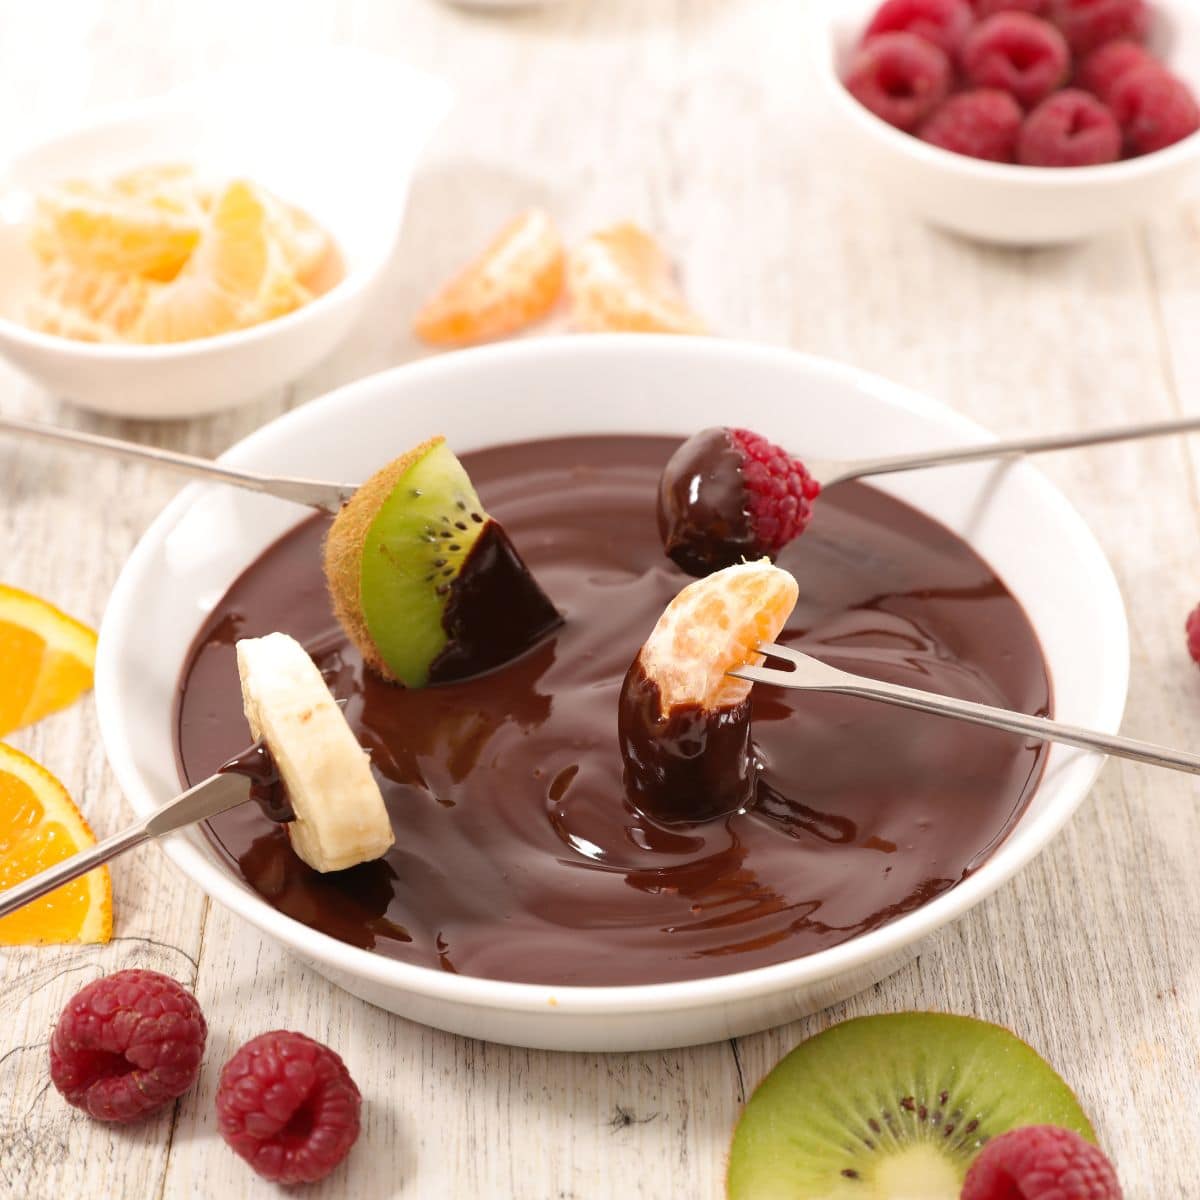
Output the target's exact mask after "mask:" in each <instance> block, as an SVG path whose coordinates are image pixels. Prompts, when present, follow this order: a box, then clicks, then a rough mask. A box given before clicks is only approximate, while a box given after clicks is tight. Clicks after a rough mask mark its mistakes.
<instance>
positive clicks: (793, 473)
mask: <svg viewBox="0 0 1200 1200" xmlns="http://www.w3.org/2000/svg"><path fill="white" fill-rule="evenodd" d="M729 434H730V437H731V438H732V439H733V444H734V446H735V447H736V448H737V449H738V450H739V451H741V455H742V479H743V481H744V483H745V486H746V497H747V501H748V504H749V509H750V521H751V527H752V528H753V530H754V536H755V537H756V538H757V540H758V544H759V546H760V547H761V549H762V552H763V553H764V554H768V555H770V556H771V557H772V558H774V557H775V555H777V554H778V553H779V552H780V550H782V549H783V548H784V546H786V545H787V544H788V543H789V542H790V541H793V540H794V539H795V538H798V537H799V536H800V535H801V534H802V533H803V532H804V531H805V529H807V528H808V523H809V521H811V520H812V502H813V501H814V500H815V499H816V498H817V496H818V495H820V492H821V485H820V484H819V483H817V481H816V480H815V479H814V478H813V477H812V476H811V475H810V474H809V473H808V470H807V468H806V467H805V466H804V464H803V463H802V462H801V461H800V460H799V459H798V458H793V457H792V456H791V455H790V454H788V452H787V451H786V450H784V449H782V448H781V447H780V446H776V445H775V444H774V442H769V441H767V439H766V438H765V437H762V436H761V435H760V434H757V433H751V432H750V430H749V429H731V430H730V431H729Z"/></svg>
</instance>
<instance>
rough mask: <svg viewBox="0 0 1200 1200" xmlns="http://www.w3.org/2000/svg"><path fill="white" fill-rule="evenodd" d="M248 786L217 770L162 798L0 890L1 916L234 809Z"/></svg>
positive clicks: (244, 780)
mask: <svg viewBox="0 0 1200 1200" xmlns="http://www.w3.org/2000/svg"><path fill="white" fill-rule="evenodd" d="M250 787H251V781H250V780H249V779H247V778H246V776H244V775H237V774H234V773H232V772H224V773H222V772H220V771H218V772H217V773H216V774H215V775H210V776H209V777H208V778H207V779H204V780H201V781H200V782H199V783H198V784H196V786H195V787H191V788H188V790H187V791H186V792H183V793H182V794H181V795H179V796H176V797H175V799H174V800H168V801H167V803H166V804H163V805H161V806H160V807H159V808H156V809H155V810H154V811H153V812H150V813H147V814H146V815H145V816H144V817H141V818H139V819H138V820H137V821H134V823H133V824H132V825H130V826H128V827H127V828H125V829H123V830H121V832H120V833H114V834H113V835H112V837H109V838H105V839H104V841H102V842H97V843H96V844H95V845H94V846H89V847H88V848H87V849H86V850H80V851H79V852H78V853H77V854H72V855H71V856H70V858H64V859H63V860H62V862H58V863H55V864H54V866H52V867H47V868H46V870H44V871H39V872H38V873H37V874H36V875H34V876H31V877H30V878H29V879H26V880H23V881H22V882H21V883H18V884H16V885H15V886H14V887H11V888H8V889H6V890H5V891H0V917H7V916H8V914H9V913H13V912H16V911H17V909H18V908H23V907H24V906H25V905H26V904H32V903H33V901H34V900H40V899H41V898H42V897H43V896H45V895H47V894H48V893H50V892H52V891H54V889H55V888H58V887H62V885H63V884H64V883H70V882H71V880H72V879H78V878H79V876H80V875H86V874H87V873H88V872H89V871H93V870H95V869H96V868H97V867H101V866H103V865H104V864H105V863H106V862H110V861H111V860H112V859H114V858H116V857H117V855H119V854H124V853H125V851H126V850H132V849H133V848H134V847H135V846H140V845H141V844H142V843H143V842H148V841H151V840H153V839H154V838H160V837H163V836H164V835H166V834H168V833H174V832H175V831H176V830H177V829H183V828H185V827H186V826H188V825H194V824H195V823H196V822H197V821H206V820H208V818H209V817H215V816H217V815H218V814H220V813H223V812H226V811H228V810H229V809H231V808H235V807H236V806H237V805H239V804H242V803H244V802H245V801H246V800H248V799H249V798H250Z"/></svg>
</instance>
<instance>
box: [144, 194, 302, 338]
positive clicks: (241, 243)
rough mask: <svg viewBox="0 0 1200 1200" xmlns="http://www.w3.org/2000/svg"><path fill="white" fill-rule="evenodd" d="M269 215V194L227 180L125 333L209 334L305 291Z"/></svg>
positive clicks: (264, 317)
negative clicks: (187, 248) (168, 275)
mask: <svg viewBox="0 0 1200 1200" xmlns="http://www.w3.org/2000/svg"><path fill="white" fill-rule="evenodd" d="M274 218H275V206H274V203H273V201H272V200H271V199H270V198H269V197H268V196H267V195H265V194H264V193H263V192H262V191H260V189H258V188H257V187H255V186H254V184H252V183H249V182H247V181H245V180H235V181H234V182H233V183H231V184H229V185H228V186H227V187H226V188H225V189H224V190H223V191H222V192H221V193H220V194H219V195H218V196H217V198H216V199H215V201H214V203H213V211H212V214H211V217H210V218H209V224H208V227H207V228H206V229H205V231H204V234H203V236H202V237H201V240H200V243H199V245H198V246H197V247H196V251H195V253H194V254H193V255H192V257H191V258H190V259H189V260H188V263H187V265H186V266H185V267H184V269H183V270H182V271H180V273H179V275H178V276H177V277H176V279H175V280H174V281H173V282H172V283H170V284H167V285H166V286H164V287H163V288H161V289H160V290H158V291H156V292H154V293H152V294H151V295H150V297H149V298H148V300H147V303H146V306H145V308H144V310H143V312H142V316H141V319H140V320H139V321H138V322H137V324H136V325H135V326H134V328H133V330H132V331H131V337H132V339H133V340H135V341H139V342H179V341H187V340H190V339H192V338H202V337H212V336H214V335H215V334H220V333H228V332H230V331H231V330H234V329H244V328H246V327H247V326H250V325H257V324H259V323H260V322H262V321H269V320H271V319H272V318H274V317H281V316H283V315H285V314H286V313H289V312H292V311H293V310H294V309H296V308H299V307H300V306H301V305H302V304H305V303H307V301H309V300H310V299H312V296H311V294H310V293H309V292H308V290H307V289H306V288H305V287H304V286H303V285H302V284H301V283H300V282H299V281H298V280H297V278H296V275H295V272H294V271H293V269H292V266H291V264H290V263H289V262H288V260H287V256H286V254H285V253H284V251H283V249H282V247H281V246H280V244H279V242H278V240H277V238H275V237H274V236H272V232H271V221H272V219H274Z"/></svg>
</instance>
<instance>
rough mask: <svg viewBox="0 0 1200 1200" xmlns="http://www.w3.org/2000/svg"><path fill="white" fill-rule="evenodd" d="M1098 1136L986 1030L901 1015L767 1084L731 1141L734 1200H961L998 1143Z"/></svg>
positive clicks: (1017, 1053)
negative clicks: (980, 1161)
mask: <svg viewBox="0 0 1200 1200" xmlns="http://www.w3.org/2000/svg"><path fill="white" fill-rule="evenodd" d="M1023 1125H1058V1126H1062V1127H1064V1128H1066V1129H1072V1130H1074V1131H1075V1132H1076V1133H1078V1134H1080V1135H1081V1136H1082V1137H1085V1138H1087V1140H1088V1141H1091V1142H1094V1141H1095V1133H1094V1131H1093V1129H1092V1126H1091V1124H1090V1122H1089V1121H1088V1119H1087V1116H1086V1115H1085V1114H1084V1112H1083V1110H1082V1109H1081V1108H1080V1107H1079V1102H1078V1101H1077V1100H1076V1099H1075V1096H1074V1094H1073V1093H1072V1092H1071V1089H1070V1088H1069V1087H1067V1085H1066V1084H1065V1083H1064V1082H1063V1081H1062V1079H1060V1078H1059V1076H1058V1075H1057V1074H1056V1073H1055V1071H1054V1069H1053V1068H1052V1067H1051V1066H1050V1065H1049V1064H1048V1063H1046V1062H1045V1061H1044V1060H1043V1059H1042V1058H1041V1057H1039V1055H1038V1054H1037V1053H1036V1052H1035V1051H1034V1050H1032V1049H1031V1048H1030V1047H1029V1046H1027V1045H1026V1044H1025V1043H1024V1042H1022V1041H1021V1040H1020V1038H1018V1037H1016V1036H1015V1035H1014V1034H1012V1033H1009V1031H1008V1030H1007V1029H1002V1028H1001V1027H1000V1026H999V1025H990V1024H988V1023H987V1022H985V1021H976V1020H974V1019H973V1018H971V1017H954V1016H947V1015H944V1014H941V1013H898V1014H895V1015H890V1016H879V1017H861V1018H858V1019H855V1020H851V1021H844V1022H843V1023H842V1024H840V1025H835V1026H834V1027H833V1028H832V1029H827V1030H826V1031H825V1032H824V1033H819V1034H817V1035H816V1036H815V1037H811V1038H809V1039H808V1041H806V1042H802V1043H801V1044H800V1045H799V1046H797V1047H796V1049H795V1050H793V1051H792V1052H791V1054H789V1055H788V1056H787V1057H786V1058H785V1059H784V1060H783V1061H782V1062H781V1063H779V1065H778V1066H777V1067H776V1068H775V1069H774V1070H773V1071H772V1072H771V1073H770V1074H769V1075H768V1076H767V1077H766V1079H764V1080H763V1082H762V1083H761V1084H760V1085H759V1087H758V1090H757V1091H756V1092H755V1093H754V1095H753V1096H751V1098H750V1102H749V1103H748V1104H747V1105H746V1109H745V1111H744V1112H743V1113H742V1117H741V1120H740V1121H739V1122H738V1127H737V1129H736V1131H735V1132H734V1135H733V1146H732V1148H731V1150H730V1157H729V1175H728V1189H729V1197H730V1200H958V1196H959V1193H960V1191H961V1189H962V1184H963V1178H964V1176H965V1175H966V1173H967V1168H968V1167H969V1166H970V1165H971V1162H972V1160H973V1159H974V1158H975V1156H976V1154H978V1153H979V1151H980V1150H981V1149H982V1148H983V1145H984V1143H985V1142H986V1141H987V1140H988V1139H989V1138H992V1137H996V1136H997V1135H999V1134H1001V1133H1005V1132H1007V1131H1008V1130H1010V1129H1016V1128H1018V1127H1020V1126H1023Z"/></svg>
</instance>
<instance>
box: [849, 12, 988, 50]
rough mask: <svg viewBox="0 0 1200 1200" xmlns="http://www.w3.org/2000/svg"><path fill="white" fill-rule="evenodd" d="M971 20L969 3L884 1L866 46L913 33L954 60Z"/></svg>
mask: <svg viewBox="0 0 1200 1200" xmlns="http://www.w3.org/2000/svg"><path fill="white" fill-rule="evenodd" d="M972 20H973V14H972V12H971V5H970V4H969V3H968V0H884V3H883V4H881V5H880V7H879V10H878V11H877V12H876V13H875V16H874V17H872V18H871V23H870V25H868V26H867V32H866V33H865V34H864V35H863V42H864V44H865V43H867V42H870V41H872V40H874V39H875V38H877V37H879V36H881V35H883V34H888V33H911V34H915V35H916V36H917V37H919V38H923V39H924V40H925V41H927V42H932V43H933V45H935V46H936V47H937V48H938V49H939V50H941V51H943V52H944V53H945V54H948V55H950V56H951V57H953V55H954V54H955V52H956V51H957V50H958V47H959V45H960V44H961V43H962V40H963V38H964V37H966V34H967V30H968V29H970V28H971V21H972Z"/></svg>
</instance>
